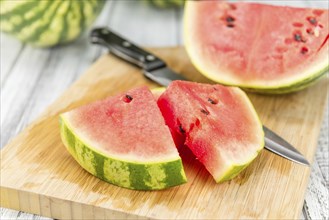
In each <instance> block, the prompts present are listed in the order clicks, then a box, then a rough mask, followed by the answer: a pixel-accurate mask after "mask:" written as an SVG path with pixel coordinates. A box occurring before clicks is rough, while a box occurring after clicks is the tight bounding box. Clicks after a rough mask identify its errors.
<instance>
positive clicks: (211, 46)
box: [184, 1, 329, 93]
mask: <svg viewBox="0 0 329 220" xmlns="http://www.w3.org/2000/svg"><path fill="white" fill-rule="evenodd" d="M328 38H329V10H328V9H311V8H293V7H283V6H272V5H265V4H257V3H247V2H240V3H228V2H225V1H187V4H186V7H185V15H184V39H185V46H186V50H187V52H188V55H189V57H190V58H191V60H192V63H193V64H194V65H195V67H196V68H197V69H198V70H199V71H200V72H201V73H202V74H204V75H205V76H206V77H208V78H210V79H212V80H213V81H215V82H219V83H222V84H226V85H231V86H238V87H241V88H244V89H247V90H252V91H255V92H260V93H288V92H293V91H297V90H300V89H303V88H306V87H308V86H309V85H311V84H312V83H314V82H315V81H316V80H317V79H319V78H320V77H321V76H323V75H324V74H325V72H326V71H327V70H328V66H329V40H328Z"/></svg>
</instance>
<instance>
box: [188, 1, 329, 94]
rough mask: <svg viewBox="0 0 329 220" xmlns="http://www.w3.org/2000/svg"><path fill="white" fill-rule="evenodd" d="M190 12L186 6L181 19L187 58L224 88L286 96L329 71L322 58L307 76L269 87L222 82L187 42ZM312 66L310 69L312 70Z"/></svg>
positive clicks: (315, 80)
mask: <svg viewBox="0 0 329 220" xmlns="http://www.w3.org/2000/svg"><path fill="white" fill-rule="evenodd" d="M190 11H191V10H188V6H187V7H185V11H184V19H183V23H184V30H183V32H184V34H183V37H184V42H185V48H186V51H187V54H188V56H189V57H190V60H191V62H192V64H193V65H194V67H195V68H196V69H197V70H198V71H199V72H200V73H201V74H202V75H204V76H206V77H207V78H209V79H211V80H212V81H214V82H217V83H220V84H222V85H226V86H233V87H239V88H241V89H243V90H246V91H250V92H254V93H261V94H287V93H291V92H296V91H300V90H302V89H305V88H307V87H309V86H311V85H313V84H314V83H315V82H317V81H318V79H320V78H321V77H322V76H323V75H325V74H326V73H327V71H328V70H329V61H328V57H324V58H323V60H320V62H319V63H320V65H319V64H315V65H314V66H316V68H315V69H316V70H315V71H308V72H307V74H303V76H301V77H300V78H298V77H295V78H294V79H288V80H286V82H284V81H282V82H278V83H277V85H269V86H265V85H260V84H259V83H258V84H257V83H254V85H253V84H249V85H248V84H244V83H232V82H229V81H227V80H223V79H222V78H221V77H220V76H218V75H217V74H216V72H214V71H211V72H209V71H207V70H206V67H205V66H206V64H202V62H200V61H199V60H200V58H198V55H197V51H194V49H193V47H194V44H195V42H190V40H189V37H188V36H189V35H190V34H189V31H188V29H189V25H188V22H189V19H188V18H190V17H191V16H190V13H192V12H190ZM314 66H313V68H312V69H314Z"/></svg>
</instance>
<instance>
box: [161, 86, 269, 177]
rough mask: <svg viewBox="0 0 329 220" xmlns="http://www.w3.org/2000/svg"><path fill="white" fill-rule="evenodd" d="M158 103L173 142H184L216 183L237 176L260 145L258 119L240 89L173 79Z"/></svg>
mask: <svg viewBox="0 0 329 220" xmlns="http://www.w3.org/2000/svg"><path fill="white" fill-rule="evenodd" d="M158 106H159V108H160V110H161V112H162V115H163V117H164V118H165V121H166V124H167V125H168V126H169V128H170V131H171V132H172V136H173V137H174V139H175V142H176V143H184V144H185V145H186V146H187V147H189V148H190V149H191V151H192V152H193V153H194V155H195V156H196V157H197V159H198V160H199V161H200V162H201V163H202V164H204V166H205V167H206V169H207V170H208V171H209V172H210V174H211V175H212V176H213V177H214V179H215V181H216V182H222V181H225V180H229V179H231V178H233V177H235V176H236V175H237V174H238V173H239V172H240V171H242V170H243V169H244V168H245V167H247V166H248V164H250V163H251V162H252V161H253V159H254V158H256V156H257V155H258V153H259V152H260V151H261V150H262V149H263V147H264V132H263V129H262V124H261V122H260V120H259V118H258V116H257V113H256V111H255V110H254V107H253V106H252V104H251V102H250V101H249V99H248V97H247V96H246V94H245V93H244V92H243V91H242V90H240V89H239V88H234V87H225V86H221V85H208V84H200V83H194V82H186V81H174V82H173V83H171V84H170V85H169V87H168V88H167V89H166V91H164V93H163V94H162V95H161V96H160V97H159V99H158Z"/></svg>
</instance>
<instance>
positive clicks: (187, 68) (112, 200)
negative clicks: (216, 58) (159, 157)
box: [1, 48, 329, 219]
mask: <svg viewBox="0 0 329 220" xmlns="http://www.w3.org/2000/svg"><path fill="white" fill-rule="evenodd" d="M152 51H153V52H154V53H155V54H157V55H159V56H160V57H162V58H163V59H164V60H166V61H167V62H168V64H169V66H170V67H172V68H173V69H174V70H176V71H178V72H180V73H182V74H183V75H185V76H186V77H188V78H190V79H192V80H194V81H199V82H210V81H209V80H207V79H206V78H204V77H203V76H202V75H200V74H199V73H198V72H197V71H196V70H195V69H194V68H193V66H192V65H191V63H190V61H189V60H188V57H187V55H186V53H185V51H184V49H183V48H162V49H154V50H152ZM328 84H329V80H328V78H324V79H322V80H321V81H320V82H318V83H317V84H316V85H314V86H312V87H310V88H308V89H306V90H304V91H301V92H298V93H294V94H289V95H281V96H269V95H267V96H265V95H256V94H248V95H249V97H250V98H251V100H252V102H253V103H254V105H255V108H256V110H257V111H258V113H259V115H260V118H261V120H262V121H263V123H264V124H266V125H267V126H268V127H270V128H271V129H273V130H274V131H275V132H277V133H278V134H280V135H281V136H282V137H284V138H285V139H286V140H288V141H289V142H291V143H292V144H293V145H294V146H296V148H298V150H299V151H300V152H301V153H303V154H304V155H305V156H306V158H307V159H308V160H309V161H311V162H312V161H313V156H314V153H315V150H316V146H317V138H318V135H319V130H320V125H321V121H322V117H323V111H324V106H325V105H326V100H327V99H328ZM141 85H148V86H149V87H150V88H153V87H156V86H157V85H156V84H154V83H152V82H150V81H148V80H147V79H145V78H144V77H143V76H142V74H141V72H140V70H139V69H137V68H135V67H133V66H131V65H129V64H127V63H125V62H123V61H121V60H118V59H117V58H115V57H112V56H111V55H104V56H102V57H101V58H100V59H99V60H98V61H97V62H96V63H95V64H94V65H93V66H92V67H91V68H90V69H89V70H88V71H87V72H86V73H85V74H84V75H83V76H82V77H81V78H80V79H79V80H78V81H77V82H75V83H74V84H73V85H72V86H71V87H70V88H69V89H68V90H67V91H66V92H65V93H64V94H63V95H62V96H61V97H60V98H59V99H58V100H57V101H56V102H55V103H53V104H52V105H51V106H49V108H47V109H46V111H45V112H44V113H43V114H42V115H41V116H40V117H39V118H38V119H37V120H36V121H34V122H33V123H32V124H31V125H30V126H28V127H27V128H26V129H25V130H24V131H23V132H22V133H21V134H19V135H18V136H17V137H16V138H14V139H13V140H12V141H11V142H10V143H9V144H8V145H7V146H6V147H5V148H4V149H3V150H2V151H1V206H3V207H8V208H12V209H16V210H21V211H26V212H30V213H35V214H40V215H42V216H49V217H52V218H57V219H92V218H94V219H122V218H123V219H125V218H137V217H140V218H151V219H153V218H154V219H157V218H161V219H217V218H218V219H219V218H221V219H237V218H243V219H245V218H253V219H254V218H259V219H265V218H271V219H293V218H295V219H296V218H299V217H300V214H301V209H302V205H303V201H304V193H305V190H306V186H307V182H308V179H309V175H310V168H308V167H306V166H302V165H298V164H295V163H292V162H290V161H288V160H285V159H283V158H281V157H279V156H276V155H274V154H272V153H269V152H268V151H266V150H264V151H262V152H261V154H260V155H259V156H258V157H257V158H256V159H255V161H254V162H253V163H252V164H251V165H250V166H249V167H248V168H247V169H246V170H245V171H243V172H242V173H241V174H240V175H239V176H238V177H236V178H235V179H233V180H231V181H228V182H226V183H223V184H216V183H215V181H214V180H213V179H212V177H211V176H210V174H209V173H208V172H207V171H206V170H205V169H204V168H203V167H202V165H201V164H200V163H199V162H198V161H197V160H195V159H193V157H191V155H188V153H187V154H186V155H183V164H184V167H185V171H186V175H187V178H188V182H187V183H186V184H184V185H181V186H178V187H173V188H170V189H167V190H162V191H134V190H129V189H124V188H120V187H117V186H114V185H111V184H108V183H106V182H103V181H101V180H99V179H97V178H96V177H94V176H92V175H91V174H89V173H87V172H86V171H84V170H83V169H82V168H81V167H80V166H79V165H78V163H77V162H75V160H74V159H73V158H72V157H71V156H70V155H69V153H68V152H67V151H66V150H65V148H64V146H63V144H62V142H61V140H60V135H59V120H58V115H59V114H60V113H62V112H65V111H67V110H70V109H72V108H75V107H77V106H80V105H84V104H87V103H89V102H92V101H94V100H98V99H102V98H105V97H107V96H111V95H114V94H117V93H120V92H122V91H125V90H128V89H130V88H133V87H138V86H141Z"/></svg>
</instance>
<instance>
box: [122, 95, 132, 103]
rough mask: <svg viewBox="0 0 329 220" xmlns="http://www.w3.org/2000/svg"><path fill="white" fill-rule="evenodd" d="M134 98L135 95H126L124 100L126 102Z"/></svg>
mask: <svg viewBox="0 0 329 220" xmlns="http://www.w3.org/2000/svg"><path fill="white" fill-rule="evenodd" d="M132 100H133V97H132V96H130V95H125V97H124V98H123V101H124V102H126V103H130V102H131V101H132Z"/></svg>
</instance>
